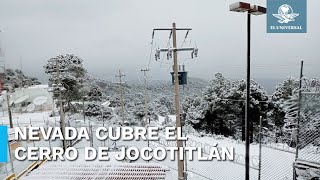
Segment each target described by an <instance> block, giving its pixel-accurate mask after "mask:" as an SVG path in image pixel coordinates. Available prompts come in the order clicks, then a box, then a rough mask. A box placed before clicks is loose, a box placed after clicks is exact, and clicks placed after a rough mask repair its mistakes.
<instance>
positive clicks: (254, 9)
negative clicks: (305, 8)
mask: <svg viewBox="0 0 320 180" xmlns="http://www.w3.org/2000/svg"><path fill="white" fill-rule="evenodd" d="M229 8H230V11H233V12H247V83H246V86H247V87H246V90H247V94H246V105H245V142H246V148H245V149H246V154H245V167H246V173H245V180H249V179H250V176H249V175H250V174H249V173H250V138H249V136H250V127H249V126H250V123H249V119H248V115H249V107H250V106H249V105H250V53H251V51H250V49H251V15H262V14H266V13H267V9H266V8H265V7H261V6H258V5H250V4H249V3H244V2H237V3H233V4H231V5H230V7H229Z"/></svg>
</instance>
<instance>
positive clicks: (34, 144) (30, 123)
mask: <svg viewBox="0 0 320 180" xmlns="http://www.w3.org/2000/svg"><path fill="white" fill-rule="evenodd" d="M30 127H32V120H31V118H30ZM32 144H33V147H36V146H35V143H34V140H32Z"/></svg>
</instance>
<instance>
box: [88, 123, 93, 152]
mask: <svg viewBox="0 0 320 180" xmlns="http://www.w3.org/2000/svg"><path fill="white" fill-rule="evenodd" d="M89 128H90V147H93V133H92V125H90V126H89Z"/></svg>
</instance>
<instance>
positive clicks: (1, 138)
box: [0, 126, 8, 163]
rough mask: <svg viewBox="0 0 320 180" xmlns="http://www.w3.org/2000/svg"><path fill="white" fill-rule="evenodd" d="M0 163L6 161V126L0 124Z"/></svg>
mask: <svg viewBox="0 0 320 180" xmlns="http://www.w3.org/2000/svg"><path fill="white" fill-rule="evenodd" d="M0 152H1V153H0V163H6V162H8V127H7V126H0Z"/></svg>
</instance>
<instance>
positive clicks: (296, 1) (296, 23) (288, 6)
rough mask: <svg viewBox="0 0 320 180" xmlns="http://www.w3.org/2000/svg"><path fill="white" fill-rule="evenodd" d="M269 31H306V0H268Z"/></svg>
mask: <svg viewBox="0 0 320 180" xmlns="http://www.w3.org/2000/svg"><path fill="white" fill-rule="evenodd" d="M267 9H268V12H267V32H268V33H306V32H307V1H306V0H268V1H267Z"/></svg>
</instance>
